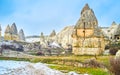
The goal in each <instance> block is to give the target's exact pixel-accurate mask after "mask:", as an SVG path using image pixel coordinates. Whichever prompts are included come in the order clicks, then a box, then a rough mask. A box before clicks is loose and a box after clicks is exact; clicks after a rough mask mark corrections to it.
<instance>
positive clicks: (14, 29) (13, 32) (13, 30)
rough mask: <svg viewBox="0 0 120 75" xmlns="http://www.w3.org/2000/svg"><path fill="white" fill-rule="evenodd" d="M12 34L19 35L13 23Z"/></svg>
mask: <svg viewBox="0 0 120 75" xmlns="http://www.w3.org/2000/svg"><path fill="white" fill-rule="evenodd" d="M11 32H12V34H15V35H17V34H18V31H17V27H16V24H15V23H13V24H12V26H11Z"/></svg>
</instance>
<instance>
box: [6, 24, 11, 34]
mask: <svg viewBox="0 0 120 75" xmlns="http://www.w3.org/2000/svg"><path fill="white" fill-rule="evenodd" d="M10 32H11V29H10V26H9V25H7V27H6V30H5V33H10Z"/></svg>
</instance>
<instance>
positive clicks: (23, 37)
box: [18, 29, 25, 41]
mask: <svg viewBox="0 0 120 75" xmlns="http://www.w3.org/2000/svg"><path fill="white" fill-rule="evenodd" d="M18 35H19V40H20V41H25V35H24V31H23V29H20V31H19V34H18Z"/></svg>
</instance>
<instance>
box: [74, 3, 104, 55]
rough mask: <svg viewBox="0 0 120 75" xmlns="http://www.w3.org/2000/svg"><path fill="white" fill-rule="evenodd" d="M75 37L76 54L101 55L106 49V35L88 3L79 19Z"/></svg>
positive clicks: (75, 28)
mask: <svg viewBox="0 0 120 75" xmlns="http://www.w3.org/2000/svg"><path fill="white" fill-rule="evenodd" d="M72 37H73V53H74V54H76V55H84V54H88V55H99V54H100V53H102V52H103V51H104V47H105V45H104V36H103V34H102V32H101V29H100V28H99V27H98V21H97V19H96V16H95V14H94V12H93V10H92V9H90V8H89V6H88V4H86V5H85V6H84V7H83V9H82V11H81V17H80V19H79V20H78V21H77V23H76V25H75V27H74V31H73V34H72Z"/></svg>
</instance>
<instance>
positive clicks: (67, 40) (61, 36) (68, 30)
mask: <svg viewBox="0 0 120 75" xmlns="http://www.w3.org/2000/svg"><path fill="white" fill-rule="evenodd" d="M73 29H74V26H67V27H65V28H64V29H63V30H61V31H60V32H59V33H58V34H57V35H56V36H55V40H56V42H58V43H60V44H61V45H62V46H63V47H64V48H65V47H66V46H67V45H68V44H72V42H73V39H72V37H71V34H72V32H73Z"/></svg>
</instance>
